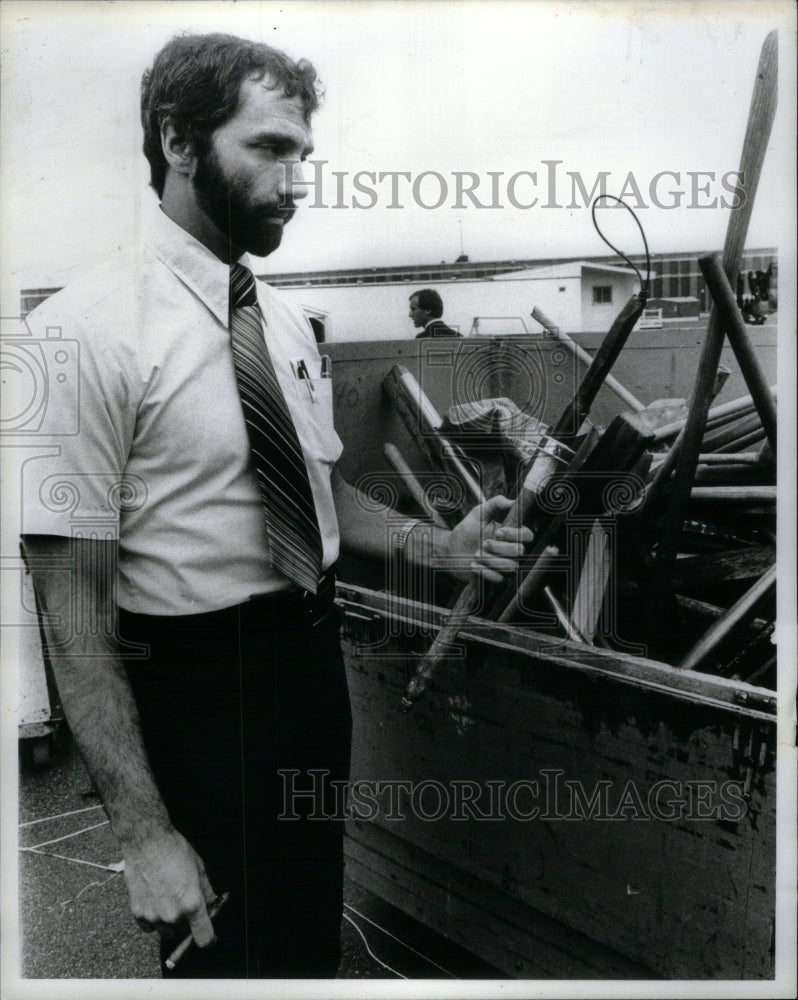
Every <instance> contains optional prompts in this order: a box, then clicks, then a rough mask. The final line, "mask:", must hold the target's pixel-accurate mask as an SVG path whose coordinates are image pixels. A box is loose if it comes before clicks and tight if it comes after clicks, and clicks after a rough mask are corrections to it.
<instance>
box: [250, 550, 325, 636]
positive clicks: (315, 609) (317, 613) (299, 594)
mask: <svg viewBox="0 0 798 1000" xmlns="http://www.w3.org/2000/svg"><path fill="white" fill-rule="evenodd" d="M248 604H249V607H250V608H251V609H252V610H253V611H254V610H258V609H261V608H262V609H264V610H265V609H267V608H268V610H269V611H272V612H274V613H280V612H282V611H284V612H286V613H293V614H296V613H297V611H299V612H300V613H301V614H302V616H303V617H304V618H305V619H306V621H307V624H308V625H309V626H310V628H318V627H319V626H320V625H323V624H324V623H325V622H326V621H327V620H328V619H329V618H330V616H331V615H332V614H333V612H335V611H336V607H335V566H334V565H333V566H330V568H329V569H328V570H325V571H324V572H323V573H322V574H321V575H320V576H319V585H318V589H317V591H316V593H315V594H314V593H313V591H312V590H303V589H302V588H301V587H293V588H292V589H291V590H280V591H277V592H276V593H273V594H256V595H254V596H253V597H251V598H250V600H249V602H248ZM245 607H246V605H245Z"/></svg>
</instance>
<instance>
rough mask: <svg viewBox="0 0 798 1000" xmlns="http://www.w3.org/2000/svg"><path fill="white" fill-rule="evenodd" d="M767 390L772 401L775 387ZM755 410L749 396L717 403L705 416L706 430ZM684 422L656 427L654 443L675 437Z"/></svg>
mask: <svg viewBox="0 0 798 1000" xmlns="http://www.w3.org/2000/svg"><path fill="white" fill-rule="evenodd" d="M768 389H769V391H770V394H771V396H772V397H773V399H776V386H775V385H771V386H768ZM755 409H756V407H755V406H754V401H753V399H751V397H750V396H740V397H739V399H730V400H728V401H727V402H726V403H719V404H718V405H717V406H713V407H712V409H711V410H710V411H709V413H708V414H707V429H708V430H709V429H711V428H714V427H717V426H719V425H722V424H724V423H728V422H729V421H730V420H736V419H737V417H742V416H747V415H748V414H749V413H753V412H754V410H755ZM686 422H687V418H686V417H682V419H681V420H674V421H673V422H672V423H670V424H663V425H662V427H658V428H657V429H656V430H655V431H654V443H655V444H659V443H660V442H662V441H667V440H668V439H669V438H672V437H675V436H676V435H677V434H678V433H679V431H680V430H681V429H682V428H683V427H684V425H685V423H686Z"/></svg>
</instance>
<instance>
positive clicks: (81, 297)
mask: <svg viewBox="0 0 798 1000" xmlns="http://www.w3.org/2000/svg"><path fill="white" fill-rule="evenodd" d="M241 263H243V264H245V265H246V266H248V267H249V268H250V269H252V262H251V261H250V260H249V259H248V258H247V257H246V256H245V257H243V258H242V259H241ZM257 291H258V302H259V304H260V307H261V311H262V313H263V317H264V336H265V338H266V342H267V345H268V349H269V353H270V355H271V358H272V361H273V364H274V367H275V371H276V373H277V377H278V379H279V381H280V384H281V386H282V389H283V392H284V394H285V399H286V402H287V404H288V408H289V410H290V412H291V416H292V417H293V420H294V424H295V426H296V430H297V435H298V437H299V440H300V443H301V445H302V450H303V453H304V456H305V461H306V464H307V469H308V475H309V478H310V484H311V488H312V491H313V497H314V500H315V504H316V513H317V516H318V520H319V527H320V530H321V537H322V544H323V562H322V565H323V568H327V567H328V566H330V565H331V564H332V563H333V562H334V561H335V559H336V558H337V556H338V527H337V522H336V518H335V510H334V507H333V499H332V491H331V487H330V473H331V471H332V467H333V465H334V464H335V462H336V461H337V459H338V457H339V456H340V453H341V447H342V446H341V442H340V439H339V438H338V435H337V434H336V433H335V430H334V429H333V420H332V382H331V380H330V379H329V378H325V379H321V378H319V377H318V376H319V375H320V368H321V359H320V357H319V353H318V349H317V346H316V341H315V338H314V336H313V332H312V330H311V328H310V325H309V323H308V322H307V319H306V318H305V316H304V314H303V313H302V311H301V310H300V309H298V308H297V307H295V306H293V305H291V304H289V303H287V302H286V301H284V300H283V299H282V298H281V297H280V296H279V294H278V293H277V292H276V291H275V290H274V289H272V288H269V287H268V286H267V285H265V284H264V283H263V282H260V281H258V282H257ZM228 309H229V268H228V266H227V265H226V264H224V263H223V262H222V261H220V260H219V259H218V258H217V257H216V256H215V255H214V254H213V253H211V251H210V250H208V249H207V248H206V247H205V246H204V245H203V244H201V243H199V242H198V241H197V240H195V239H194V238H193V237H192V236H190V235H189V234H188V233H187V232H186V231H185V230H183V229H182V228H181V227H180V226H178V225H176V224H175V223H174V222H172V221H171V220H170V219H169V218H168V217H167V216H166V215H165V214H164V213H163V212H161V211H159V210H156V211H154V212H153V213H152V216H151V218H148V220H147V225H146V230H145V232H144V234H143V239H142V241H141V245H140V246H139V247H138V248H137V250H136V252H134V253H131V254H129V255H127V256H125V257H124V259H122V258H119V259H113V260H109V261H108V262H106V263H104V264H103V265H101V266H100V267H98V268H97V269H95V270H94V271H93V272H92V273H91V274H89V275H87V276H86V277H85V278H83V279H80V280H78V281H76V282H75V283H73V284H71V285H69V286H68V287H67V288H65V289H64V290H62V291H61V292H59V293H58V294H56V295H55V296H53V297H52V298H51V299H48V300H47V301H46V302H44V303H43V304H42V305H41V306H40V307H39V308H38V309H36V310H35V311H34V312H33V313H31V314H30V316H28V318H27V325H28V328H29V331H30V335H31V336H32V337H34V338H37V339H38V340H40V341H42V342H44V341H45V340H46V341H48V343H49V342H50V341H52V343H51V344H50V347H51V348H52V347H53V344H55V334H54V331H55V333H56V334H57V338H58V340H60V342H61V345H62V354H63V355H64V356H66V357H67V358H68V360H69V363H68V364H66V365H64V369H65V374H61V373H59V374H61V377H60V378H59V376H56V375H55V374H54V373H53V378H52V379H51V385H50V391H49V393H48V400H47V426H48V427H49V428H51V429H54V430H56V432H57V433H55V434H53V436H52V437H51V438H48V439H47V440H46V442H45V439H43V438H42V437H41V436H40V437H39V443H42V444H44V443H47V444H51V445H52V447H51V448H49V449H42V452H41V457H37V458H35V459H32V460H30V461H28V462H26V463H25V467H24V470H23V524H22V530H23V534H48V535H66V536H73V535H75V534H82V535H86V534H89V535H90V534H91V533H92V530H93V528H92V526H94V532H95V534H97V536H98V537H108V530H109V527H110V528H111V530H113V531H115V532H117V533H118V534H117V537H118V539H119V584H118V603H119V606H120V607H122V608H125V609H127V610H130V611H137V612H140V613H144V614H155V615H175V614H194V613H199V612H204V611H214V610H218V609H220V608H224V607H230V606H232V605H235V604H238V603H241V602H243V601H245V600H247V599H248V598H250V597H251V596H253V595H257V594H267V593H272V592H274V591H278V590H283V589H288V588H289V587H290V582H289V581H288V580H287V579H286V578H284V577H282V576H281V575H280V574H279V573H277V572H275V570H273V569H272V568H271V566H270V564H269V546H268V539H267V535H266V527H265V519H264V516H263V507H262V501H261V498H260V493H259V491H258V487H257V482H256V477H255V473H254V470H253V468H252V465H251V460H250V451H249V441H248V438H247V432H246V426H245V424H244V419H243V415H242V410H241V403H240V399H239V395H238V389H237V385H236V379H235V371H234V367H233V359H232V352H231V347H230V332H229V328H228ZM50 353H51V354H52V353H53V350H50ZM54 357H55V355H54ZM300 360H304V361H305V364H306V366H307V369H308V370H309V372H310V375H311V379H312V380H313V390H314V391H313V395H312V396H311V394H310V393H309V391H308V386H307V384H306V382H305V381H302V380H299V379H298V378H297V377H296V376H295V374H294V372H295V368H296V364H297V362H298V361H300ZM51 367H57V366H55V365H54V364H53V365H51ZM314 376H316V377H315V378H314ZM57 378H58V381H56V379H57ZM58 432H60V433H58ZM47 452H50V453H49V454H48V453H47ZM53 452H57V453H56V454H53Z"/></svg>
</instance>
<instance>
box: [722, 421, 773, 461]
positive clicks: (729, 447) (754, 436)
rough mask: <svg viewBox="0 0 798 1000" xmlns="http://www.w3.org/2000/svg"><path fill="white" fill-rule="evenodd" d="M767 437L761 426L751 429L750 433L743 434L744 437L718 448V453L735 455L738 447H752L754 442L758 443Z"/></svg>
mask: <svg viewBox="0 0 798 1000" xmlns="http://www.w3.org/2000/svg"><path fill="white" fill-rule="evenodd" d="M764 438H765V429H764V427H760V428H759V429H758V430H755V431H751V433H750V434H743V435H742V437H737V438H734V439H733V440H732V441H728V442H727V443H726V444H723V445H721V446H720V448H718V452H717V453H718V455H733V454H734V453H735V452H736V451H737V450H738V449H742V448H750V447H751V445H752V444H758V443H759V442H760V441H763V440H764Z"/></svg>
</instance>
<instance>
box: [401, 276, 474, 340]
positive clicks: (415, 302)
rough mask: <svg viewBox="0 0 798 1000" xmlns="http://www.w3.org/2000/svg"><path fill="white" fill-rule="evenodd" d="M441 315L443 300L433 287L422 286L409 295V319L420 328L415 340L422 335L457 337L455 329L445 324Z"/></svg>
mask: <svg viewBox="0 0 798 1000" xmlns="http://www.w3.org/2000/svg"><path fill="white" fill-rule="evenodd" d="M442 316H443V300H442V299H441V297H440V295H438V293H437V292H436V291H435V289H433V288H422V289H421V291H420V292H414V293H413V294H412V295H411V296H410V319H412V320H413V325H414V326H415V327H418V328H420V329H421V333H417V334H416V340H420V339H421V338H422V337H459V336H461V335H460V334H459V333H458V332H457V331H456V330H453V329H452V328H451V327H449V326H447V325H446V324H445V323H444V322H443V320H442V319H441V317H442Z"/></svg>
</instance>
